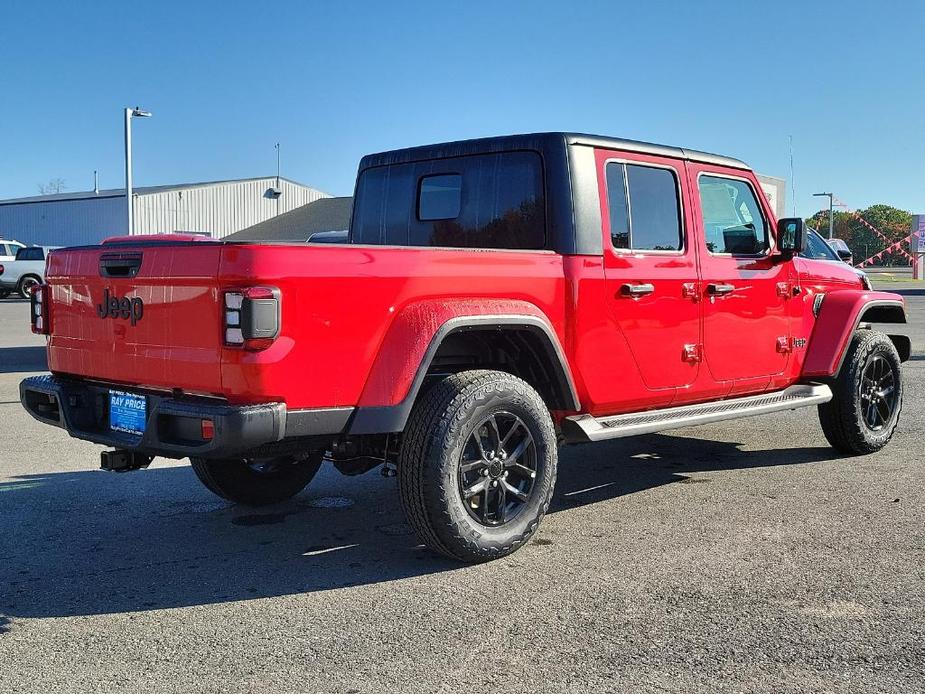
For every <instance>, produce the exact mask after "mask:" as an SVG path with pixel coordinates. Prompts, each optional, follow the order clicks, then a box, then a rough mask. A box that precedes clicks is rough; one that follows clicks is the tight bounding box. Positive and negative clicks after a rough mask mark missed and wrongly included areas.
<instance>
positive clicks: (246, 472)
mask: <svg viewBox="0 0 925 694" xmlns="http://www.w3.org/2000/svg"><path fill="white" fill-rule="evenodd" d="M322 460H323V455H322V454H321V453H320V452H318V453H312V454H310V455H309V456H307V457H302V456H291V455H289V456H279V457H276V458H259V459H246V458H234V459H219V460H211V459H205V458H191V459H190V462H191V463H192V465H193V472H195V473H196V476H197V477H198V478H199V481H200V482H202V483H203V484H204V485H205V486H206V488H207V489H208V490H209V491H211V492H212V493H213V494H217V495H218V496H220V497H222V498H223V499H227V500H228V501H233V502H235V503H237V504H244V505H246V506H266V505H268V504H275V503H277V502H280V501H285V500H286V499H291V498H292V497H294V496H295V495H296V494H298V493H299V492H300V491H302V490H303V489H304V488H305V486H306V485H307V484H308V483H309V482H311V481H312V478H313V477H314V476H315V474H316V473H317V472H318V469H319V468H320V467H321V462H322Z"/></svg>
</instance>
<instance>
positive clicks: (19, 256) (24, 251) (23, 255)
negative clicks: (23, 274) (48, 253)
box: [16, 248, 45, 260]
mask: <svg viewBox="0 0 925 694" xmlns="http://www.w3.org/2000/svg"><path fill="white" fill-rule="evenodd" d="M16 260H45V251H44V250H43V249H41V248H20V249H19V251H17V253H16Z"/></svg>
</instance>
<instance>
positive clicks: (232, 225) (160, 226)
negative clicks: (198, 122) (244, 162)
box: [135, 178, 328, 238]
mask: <svg viewBox="0 0 925 694" xmlns="http://www.w3.org/2000/svg"><path fill="white" fill-rule="evenodd" d="M275 185H276V179H275V178H265V179H258V180H255V181H241V182H233V183H221V184H216V185H209V186H201V187H196V188H186V189H182V190H171V191H167V192H163V193H151V194H148V195H139V196H137V197H136V198H135V232H136V233H138V234H159V233H164V232H170V231H207V232H209V233H210V234H212V236H213V237H214V238H222V237H224V236H227V235H228V234H233V233H234V232H236V231H240V230H241V229H244V228H245V227H249V226H252V225H254V224H257V223H258V222H263V221H266V220H267V219H270V218H271V217H275V216H276V215H277V214H282V213H284V212H289V211H290V210H293V209H295V208H296V207H301V206H302V205H307V204H308V203H310V202H314V201H315V200H317V199H318V198H323V197H328V196H327V194H325V193H322V192H321V191H318V190H314V189H312V188H306V187H305V186H300V185H295V184H292V183H290V182H289V181H280V190H282V191H283V193H282V195H280V196H279V198H274V197H272V196H271V195H269V194H268V191H269V190H270V189H271V188H272V187H273V186H275Z"/></svg>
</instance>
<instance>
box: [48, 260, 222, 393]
mask: <svg viewBox="0 0 925 694" xmlns="http://www.w3.org/2000/svg"><path fill="white" fill-rule="evenodd" d="M220 260H221V245H220V244H217V243H216V244H213V243H177V244H161V245H145V244H139V245H138V246H128V247H126V246H109V247H108V246H106V245H104V246H96V247H92V248H80V249H66V250H60V251H56V252H53V253H52V254H51V255H50V256H49V260H48V270H47V275H46V281H47V283H48V285H49V287H50V291H51V306H50V312H51V326H52V331H51V332H52V334H51V337H50V339H49V343H48V347H49V349H48V366H49V368H50V369H51V371H52V372H55V373H60V374H72V375H75V376H86V377H90V378H94V379H97V380H102V381H112V382H115V383H129V384H132V385H135V386H142V387H150V388H165V389H170V388H173V387H175V386H176V385H177V384H182V385H183V388H184V390H185V391H188V392H194V393H202V394H220V393H221V391H222V384H221V349H222V344H221V336H222V327H221V324H220V321H221V316H222V311H221V309H220V306H219V301H220V293H219V290H218V281H217V277H218V271H219V264H220ZM139 300H140V301H139ZM113 302H115V303H113Z"/></svg>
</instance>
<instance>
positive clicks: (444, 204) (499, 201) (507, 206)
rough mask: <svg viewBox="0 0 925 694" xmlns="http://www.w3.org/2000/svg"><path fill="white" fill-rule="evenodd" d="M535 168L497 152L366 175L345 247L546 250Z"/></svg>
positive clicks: (530, 159) (529, 159) (536, 161)
mask: <svg viewBox="0 0 925 694" xmlns="http://www.w3.org/2000/svg"><path fill="white" fill-rule="evenodd" d="M543 191H544V187H543V167H542V160H541V159H540V156H539V155H538V154H537V153H536V152H502V153H498V154H482V155H475V156H469V157H457V158H453V159H437V160H429V161H422V162H413V163H408V164H393V165H390V166H379V167H375V168H371V169H367V170H365V171H363V172H362V173H361V174H360V179H359V182H358V183H357V197H356V203H355V205H356V208H355V212H354V218H353V226H352V229H351V235H352V238H351V241H352V242H353V243H362V244H373V245H390V246H447V247H456V248H509V249H538V248H544V247H545V245H546V212H545V199H544V195H543Z"/></svg>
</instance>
